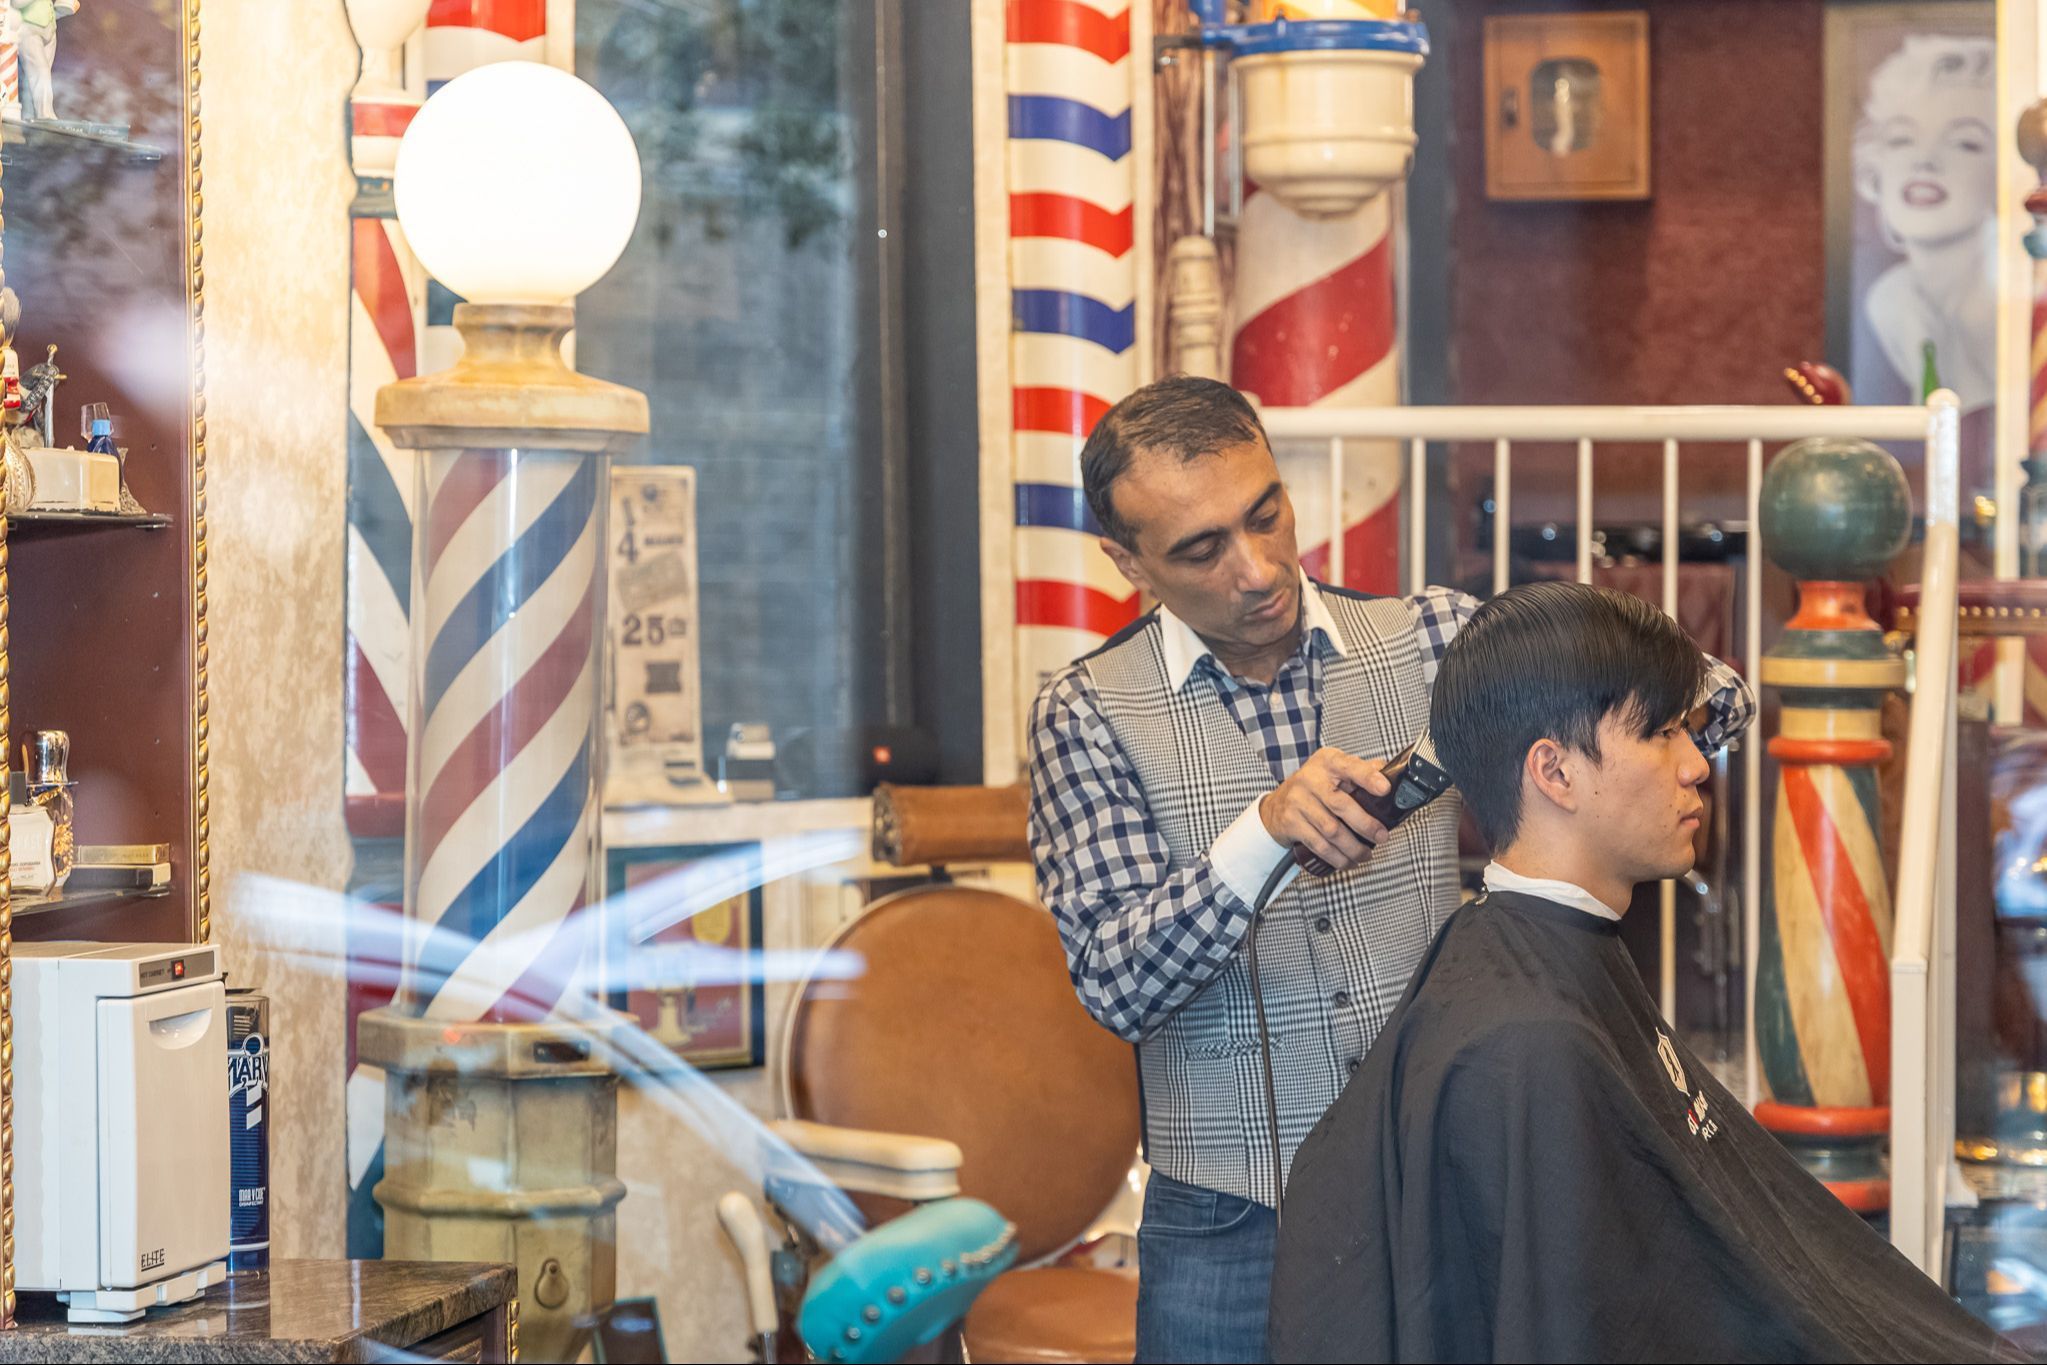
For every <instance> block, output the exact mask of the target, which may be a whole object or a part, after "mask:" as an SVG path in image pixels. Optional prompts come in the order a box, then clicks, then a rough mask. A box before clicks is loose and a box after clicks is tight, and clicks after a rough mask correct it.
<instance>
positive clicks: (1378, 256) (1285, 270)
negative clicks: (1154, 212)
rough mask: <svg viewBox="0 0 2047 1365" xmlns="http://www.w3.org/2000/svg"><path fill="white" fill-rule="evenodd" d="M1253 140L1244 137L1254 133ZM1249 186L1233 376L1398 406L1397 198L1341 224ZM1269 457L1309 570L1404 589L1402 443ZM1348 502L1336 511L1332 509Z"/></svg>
mask: <svg viewBox="0 0 2047 1365" xmlns="http://www.w3.org/2000/svg"><path fill="white" fill-rule="evenodd" d="M1397 9H1398V6H1397V4H1395V3H1393V0H1263V3H1261V4H1260V5H1258V6H1256V7H1255V15H1254V17H1256V18H1258V19H1261V20H1269V19H1278V18H1284V19H1288V20H1327V19H1336V20H1389V19H1393V18H1395V17H1397V13H1396V12H1397ZM1258 132H1259V130H1257V129H1253V128H1248V127H1247V128H1246V129H1244V130H1242V134H1243V135H1244V136H1245V137H1247V138H1249V137H1251V136H1254V135H1257V134H1258ZM1245 188H1246V196H1245V200H1244V206H1243V212H1242V216H1241V217H1240V218H1239V220H1238V224H1237V267H1236V281H1235V289H1234V294H1233V303H1234V308H1233V312H1234V314H1235V317H1236V319H1237V330H1236V337H1235V340H1234V342H1233V344H1232V347H1231V352H1230V382H1231V383H1233V384H1235V385H1236V387H1237V388H1239V389H1241V390H1243V391H1244V392H1245V393H1248V394H1251V395H1253V396H1254V397H1255V398H1256V399H1257V400H1258V401H1259V402H1260V403H1261V404H1263V405H1265V406H1267V407H1332V408H1359V407H1389V406H1392V405H1394V404H1397V403H1399V402H1400V396H1401V395H1400V357H1399V336H1400V329H1399V325H1398V319H1397V317H1396V304H1395V288H1394V279H1395V276H1394V271H1395V268H1396V262H1395V259H1394V233H1393V229H1394V200H1393V197H1392V195H1390V194H1387V193H1381V194H1378V195H1375V196H1374V197H1373V198H1371V199H1370V200H1368V201H1366V202H1365V203H1364V204H1363V205H1362V206H1361V207H1359V208H1357V209H1356V210H1354V211H1352V212H1348V213H1344V214H1341V215H1339V216H1335V217H1310V216H1308V215H1306V214H1303V213H1300V212H1297V211H1296V210H1295V209H1294V208H1292V207H1289V205H1288V204H1286V203H1283V202H1281V198H1280V196H1278V195H1276V194H1274V193H1272V192H1270V191H1267V190H1260V189H1258V188H1257V187H1256V186H1254V185H1250V184H1247V185H1246V187H1245ZM1274 453H1275V455H1277V456H1278V458H1279V461H1280V467H1281V470H1282V472H1283V473H1284V474H1285V476H1286V480H1287V486H1288V488H1289V490H1290V491H1291V492H1292V494H1293V497H1294V505H1295V510H1296V512H1297V513H1298V516H1299V522H1300V525H1301V527H1302V528H1303V530H1302V533H1301V538H1302V541H1303V543H1304V545H1305V546H1306V547H1307V549H1306V550H1305V552H1304V553H1303V554H1302V556H1301V562H1302V565H1303V567H1304V568H1306V569H1307V571H1308V572H1309V573H1310V574H1311V575H1313V576H1315V577H1316V578H1320V579H1323V580H1325V581H1328V582H1333V583H1337V584H1339V585H1341V586H1344V587H1350V588H1356V589H1359V590H1361V591H1364V592H1374V593H1393V592H1397V591H1399V589H1400V563H1401V559H1400V482H1401V471H1402V468H1403V462H1402V459H1401V452H1400V448H1399V446H1398V444H1397V443H1394V442H1387V441H1347V442H1345V443H1344V444H1343V447H1342V455H1341V458H1340V459H1332V458H1331V456H1330V451H1329V450H1328V448H1326V447H1316V448H1312V449H1306V450H1294V449H1282V450H1277V451H1275V452H1274ZM1339 484H1340V485H1341V486H1340V488H1339V487H1337V485H1339ZM1339 497H1340V498H1341V504H1340V508H1339V507H1338V506H1333V505H1332V500H1333V499H1336V498H1339ZM1338 526H1341V527H1342V533H1341V535H1338V534H1336V533H1335V528H1336V527H1338Z"/></svg>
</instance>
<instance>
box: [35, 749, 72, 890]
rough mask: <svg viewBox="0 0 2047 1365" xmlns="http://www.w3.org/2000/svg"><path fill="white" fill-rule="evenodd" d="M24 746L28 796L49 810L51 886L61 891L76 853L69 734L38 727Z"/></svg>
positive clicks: (69, 873) (69, 874)
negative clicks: (72, 821) (25, 748)
mask: <svg viewBox="0 0 2047 1365" xmlns="http://www.w3.org/2000/svg"><path fill="white" fill-rule="evenodd" d="M27 748H28V753H27V755H26V759H27V761H26V762H25V763H24V765H23V767H24V770H25V771H26V772H27V774H28V799H29V800H30V801H33V802H34V803H35V804H36V805H38V806H41V807H42V808H43V809H44V810H45V811H47V812H48V813H49V816H50V826H51V839H50V874H51V886H52V888H53V889H55V890H59V891H61V890H63V889H64V882H65V880H66V879H67V878H69V877H70V876H71V866H72V864H73V863H74V862H76V861H77V857H78V846H77V842H76V839H75V837H74V835H73V833H72V828H71V816H72V809H73V807H72V800H71V787H72V782H71V736H70V735H68V734H66V733H65V732H64V731H62V730H37V731H36V732H35V733H34V735H32V736H31V737H30V741H29V744H28V746H27Z"/></svg>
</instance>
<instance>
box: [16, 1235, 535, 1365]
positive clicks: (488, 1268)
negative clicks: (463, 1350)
mask: <svg viewBox="0 0 2047 1365" xmlns="http://www.w3.org/2000/svg"><path fill="white" fill-rule="evenodd" d="M516 1292H517V1280H516V1276H515V1274H514V1272H513V1269H512V1267H511V1266H509V1265H489V1264H476V1263H468V1262H461V1261H277V1262H274V1263H273V1264H272V1265H271V1267H270V1273H269V1276H268V1279H267V1283H266V1282H265V1281H264V1280H263V1279H261V1278H258V1279H255V1280H250V1279H247V1278H244V1277H238V1278H236V1279H234V1280H230V1281H229V1282H228V1283H227V1284H225V1285H220V1286H217V1287H215V1288H213V1289H211V1290H208V1291H207V1293H206V1294H205V1296H204V1297H202V1298H198V1299H195V1300H193V1301H192V1302H190V1303H182V1304H179V1305H178V1306H176V1307H175V1308H158V1309H155V1310H153V1311H151V1312H150V1313H149V1315H148V1316H146V1317H144V1318H143V1319H142V1320H141V1321H139V1322H132V1323H129V1324H127V1325H126V1326H116V1327H105V1326H88V1325H84V1324H80V1325H73V1324H71V1323H67V1322H66V1321H65V1320H64V1305H62V1304H60V1303H58V1302H57V1301H56V1299H55V1298H54V1297H52V1296H50V1295H48V1294H23V1295H21V1296H20V1299H19V1306H18V1308H17V1310H16V1313H15V1329H14V1330H13V1331H11V1332H0V1362H6V1361H137V1362H145V1363H152V1365H153V1363H154V1362H181V1361H223V1362H230V1363H233V1362H242V1361H369V1360H376V1359H379V1358H382V1357H383V1355H384V1353H383V1352H382V1351H380V1350H379V1347H380V1346H386V1347H388V1346H400V1347H403V1346H411V1345H414V1344H415V1343H418V1342H421V1341H424V1340H426V1339H427V1338H428V1337H431V1336H435V1335H437V1334H438V1333H441V1332H444V1331H446V1330H447V1329H449V1328H450V1327H454V1326H457V1325H459V1324H461V1323H463V1322H466V1321H468V1320H469V1319H470V1318H473V1317H476V1316H477V1315H479V1314H482V1313H488V1312H490V1311H491V1310H492V1309H494V1308H498V1307H500V1306H502V1305H503V1304H505V1303H507V1302H509V1301H510V1300H511V1299H512V1298H513V1296H514V1295H515V1293H516Z"/></svg>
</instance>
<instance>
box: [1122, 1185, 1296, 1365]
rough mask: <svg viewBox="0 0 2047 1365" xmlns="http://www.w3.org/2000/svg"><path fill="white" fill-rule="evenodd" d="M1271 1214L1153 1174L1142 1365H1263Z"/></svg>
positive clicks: (1142, 1251) (1140, 1287) (1145, 1242)
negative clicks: (1154, 1364) (1186, 1364)
mask: <svg viewBox="0 0 2047 1365" xmlns="http://www.w3.org/2000/svg"><path fill="white" fill-rule="evenodd" d="M1278 1226H1279V1224H1278V1220H1277V1219H1276V1218H1275V1217H1274V1216H1273V1212H1272V1210H1271V1209H1268V1208H1266V1207H1265V1206H1264V1205H1262V1204H1254V1203H1252V1202H1251V1201H1250V1200H1248V1199H1239V1198H1237V1197H1236V1196H1235V1195H1231V1194H1221V1193H1218V1192H1217V1191H1215V1190H1206V1189H1202V1188H1201V1187H1199V1186H1197V1185H1188V1184H1185V1183H1183V1182H1181V1181H1178V1180H1172V1179H1168V1178H1167V1177H1165V1176H1163V1175H1160V1174H1159V1173H1158V1172H1157V1171H1153V1172H1152V1174H1151V1179H1150V1181H1149V1182H1147V1183H1146V1185H1145V1189H1144V1221H1143V1222H1142V1223H1140V1224H1138V1228H1137V1358H1138V1360H1139V1361H1174V1360H1184V1361H1218V1362H1244V1361H1263V1360H1265V1359H1266V1355H1265V1316H1266V1311H1267V1309H1268V1308H1269V1307H1270V1306H1271V1302H1272V1243H1273V1235H1274V1233H1275V1232H1276V1231H1277V1230H1278Z"/></svg>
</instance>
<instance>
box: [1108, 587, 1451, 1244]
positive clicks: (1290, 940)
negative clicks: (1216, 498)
mask: <svg viewBox="0 0 2047 1365" xmlns="http://www.w3.org/2000/svg"><path fill="white" fill-rule="evenodd" d="M1322 596H1323V600H1324V601H1325V602H1326V603H1327V604H1328V606H1329V610H1330V614H1331V615H1332V616H1333V617H1334V618H1335V619H1336V623H1337V626H1338V628H1339V629H1341V630H1342V631H1343V634H1344V642H1345V645H1346V647H1347V649H1348V650H1349V653H1348V654H1347V655H1346V656H1344V657H1341V658H1337V657H1331V658H1329V659H1328V660H1327V661H1326V664H1325V667H1324V670H1323V675H1322V688H1321V694H1320V698H1319V700H1320V706H1321V737H1320V742H1321V743H1322V744H1324V745H1327V746H1332V747H1334V748H1338V749H1343V750H1345V751H1346V752H1349V753H1353V754H1356V755H1358V756H1359V757H1361V758H1368V759H1370V758H1391V757H1392V756H1393V755H1395V754H1397V753H1399V752H1400V751H1401V750H1402V749H1404V748H1406V747H1407V745H1408V744H1409V743H1411V742H1412V741H1413V740H1414V738H1415V736H1417V735H1418V734H1420V733H1421V731H1422V728H1423V726H1424V725H1425V724H1426V723H1427V720H1428V713H1429V692H1428V687H1427V685H1426V683H1425V682H1424V680H1423V675H1422V658H1421V648H1420V645H1419V644H1418V643H1417V642H1416V640H1415V627H1414V617H1413V616H1412V615H1411V614H1410V612H1409V610H1408V607H1407V605H1406V604H1405V603H1403V602H1401V601H1399V600H1398V599H1394V598H1366V597H1360V596H1358V595H1355V594H1351V593H1343V592H1338V591H1336V590H1333V589H1330V588H1324V589H1323V590H1322ZM1160 638H1161V632H1160V628H1159V625H1158V618H1157V616H1156V615H1153V616H1152V617H1151V618H1150V620H1149V622H1148V623H1147V624H1146V625H1144V626H1143V627H1141V628H1139V629H1137V630H1135V631H1132V632H1131V633H1130V634H1129V635H1128V636H1127V637H1125V638H1123V639H1121V640H1116V641H1112V642H1110V643H1109V644H1108V645H1107V646H1105V647H1104V648H1103V649H1102V650H1101V651H1099V652H1098V653H1096V654H1093V655H1091V656H1089V657H1088V658H1086V659H1084V660H1083V661H1082V666H1083V667H1085V668H1086V669H1087V670H1088V674H1089V676H1090V677H1091V678H1092V679H1093V681H1094V685H1095V689H1096V694H1097V696H1098V698H1099V700H1100V703H1101V708H1102V713H1103V715H1104V717H1105V718H1106V719H1107V721H1108V725H1109V728H1110V730H1111V731H1113V732H1114V734H1115V736H1116V741H1117V743H1118V745H1119V746H1120V747H1121V748H1122V751H1123V753H1124V755H1125V756H1126V757H1127V758H1128V759H1129V760H1130V763H1131V766H1132V767H1134V768H1135V769H1136V770H1137V778H1138V782H1139V784H1140V785H1141V786H1142V787H1143V789H1144V797H1145V803H1146V805H1147V806H1148V807H1149V809H1150V812H1151V819H1152V823H1153V825H1154V826H1155V827H1156V828H1157V830H1158V832H1159V834H1160V836H1161V837H1162V838H1163V839H1164V840H1165V842H1166V846H1167V848H1168V849H1169V850H1170V851H1171V854H1172V860H1173V866H1174V868H1176V869H1178V868H1182V867H1187V866H1191V865H1192V864H1194V863H1196V862H1198V861H1200V859H1201V858H1202V857H1203V856H1204V855H1205V854H1206V853H1207V851H1208V847H1209V845H1211V844H1212V843H1214V842H1215V840H1216V837H1217V836H1218V835H1220V834H1221V833H1222V832H1223V830H1224V829H1225V828H1227V827H1228V826H1229V824H1230V822H1231V821H1232V820H1235V819H1236V818H1237V816H1238V815H1239V814H1241V813H1242V812H1243V809H1244V807H1246V806H1248V805H1249V804H1251V802H1252V801H1254V800H1255V799H1257V798H1258V797H1259V796H1260V795H1261V794H1262V793H1264V792H1266V791H1269V790H1270V789H1271V787H1272V775H1271V769H1270V768H1269V767H1268V766H1267V764H1266V759H1265V755H1264V752H1263V750H1262V748H1261V747H1260V745H1259V743H1258V741H1257V740H1255V739H1254V738H1251V737H1249V736H1246V735H1245V734H1244V733H1243V731H1241V730H1239V729H1238V728H1237V723H1236V720H1235V719H1234V718H1233V717H1232V716H1231V715H1230V712H1229V707H1228V705H1227V703H1225V702H1224V701H1223V700H1222V699H1221V698H1220V697H1219V696H1217V695H1216V686H1215V681H1214V679H1213V678H1212V677H1211V676H1210V675H1209V674H1208V672H1207V671H1206V670H1196V671H1195V672H1194V673H1193V674H1191V675H1189V677H1188V679H1187V681H1186V683H1185V685H1184V686H1182V687H1181V689H1180V690H1179V692H1177V693H1171V692H1168V691H1167V687H1166V666H1165V655H1164V652H1163V650H1162V648H1161V645H1160ZM1458 812H1459V803H1458V800H1457V796H1456V793H1455V792H1454V791H1453V792H1451V793H1449V794H1447V795H1445V796H1444V797H1443V798H1442V799H1440V800H1438V801H1437V802H1435V803H1434V804H1433V805H1431V806H1429V807H1428V808H1427V809H1425V810H1423V811H1422V812H1421V813H1420V814H1418V815H1414V816H1410V817H1409V818H1408V819H1407V820H1406V821H1404V822H1403V823H1402V824H1401V826H1400V827H1399V828H1398V829H1396V830H1395V831H1394V832H1393V836H1392V838H1390V839H1389V840H1388V841H1387V842H1386V844H1385V846H1384V847H1382V848H1380V849H1379V850H1378V852H1377V854H1376V855H1375V856H1374V857H1373V858H1372V860H1371V861H1370V862H1369V863H1367V864H1366V865H1365V866H1364V867H1362V868H1359V869H1357V870H1356V871H1353V872H1347V873H1344V874H1342V875H1340V876H1336V877H1330V878H1328V879H1326V880H1316V879H1314V878H1310V877H1296V878H1295V879H1294V882H1293V884H1292V885H1291V886H1289V887H1288V888H1287V889H1286V890H1285V891H1283V892H1281V893H1280V894H1279V895H1278V896H1276V897H1274V898H1273V902H1272V904H1271V905H1270V906H1269V907H1268V908H1267V910H1266V913H1265V922H1264V923H1263V925H1261V926H1260V928H1259V930H1258V976H1259V984H1260V985H1261V986H1262V987H1263V988H1264V993H1265V1014H1266V1019H1267V1022H1268V1023H1269V1024H1270V1027H1271V1035H1272V1074H1273V1085H1274V1089H1275V1090H1276V1091H1277V1092H1278V1108H1279V1136H1280V1152H1281V1157H1282V1160H1283V1161H1284V1162H1285V1163H1286V1164H1288V1165H1291V1163H1292V1161H1293V1155H1294V1149H1295V1148H1297V1147H1298V1146H1300V1143H1301V1140H1302V1139H1303V1138H1305V1137H1306V1136H1307V1135H1308V1130H1309V1129H1310V1128H1312V1127H1313V1126H1314V1125H1315V1121H1316V1120H1317V1119H1319V1118H1321V1117H1322V1113H1323V1111H1324V1110H1326V1109H1327V1108H1328V1107H1329V1106H1330V1104H1331V1103H1333V1102H1334V1101H1335V1099H1336V1096H1337V1093H1338V1092H1339V1091H1341V1090H1342V1089H1343V1084H1344V1082H1345V1081H1346V1080H1348V1079H1349V1077H1350V1073H1351V1071H1352V1070H1353V1069H1355V1067H1356V1065H1357V1063H1358V1061H1359V1060H1361V1059H1362V1058H1363V1057H1364V1055H1365V1052H1366V1050H1367V1049H1369V1048H1370V1047H1371V1045H1372V1040H1373V1039H1374V1038H1376V1037H1378V1035H1379V1028H1380V1026H1381V1025H1382V1024H1384V1023H1385V1022H1386V1016H1387V1015H1388V1014H1390V1013H1392V1011H1393V1007H1394V1005H1395V1004H1397V1003H1398V1002H1399V1000H1400V996H1401V993H1402V992H1403V991H1405V990H1406V989H1407V981H1408V977H1409V976H1410V975H1412V974H1413V972H1414V969H1415V967H1416V966H1417V965H1418V964H1419V963H1420V961H1421V958H1422V954H1423V953H1424V952H1426V951H1427V950H1428V946H1429V943H1430V942H1431V941H1432V940H1433V939H1434V938H1435V935H1436V930H1437V929H1438V928H1440V927H1441V925H1442V923H1443V921H1444V920H1445V919H1446V918H1448V917H1449V914H1450V912H1451V911H1452V910H1454V909H1456V908H1457V874H1456V868H1457V820H1458ZM1137 1055H1138V1068H1139V1072H1140V1076H1141V1081H1142V1087H1143V1098H1144V1111H1145V1124H1144V1129H1145V1154H1146V1157H1147V1159H1148V1160H1149V1161H1150V1162H1151V1164H1152V1166H1153V1168H1154V1169H1156V1170H1159V1171H1162V1172H1164V1173H1165V1174H1166V1175H1168V1176H1171V1177H1172V1178H1173V1179H1175V1180H1184V1181H1186V1182H1187V1183H1189V1184H1192V1185H1200V1186H1203V1187H1205V1188H1207V1189H1212V1190H1221V1191H1223V1192H1224V1193H1226V1194H1233V1195H1237V1196H1238V1197H1240V1198H1246V1199H1254V1200H1256V1201H1257V1202H1259V1203H1261V1204H1265V1205H1269V1206H1270V1205H1276V1204H1277V1202H1278V1199H1277V1196H1278V1191H1276V1190H1274V1189H1273V1188H1272V1143H1271V1140H1270V1137H1269V1129H1268V1125H1267V1122H1266V1111H1265V1075H1264V1070H1263V1067H1262V1063H1261V1061H1260V1058H1259V1048H1258V1018H1257V1014H1256V1013H1255V1011H1254V1008H1253V1004H1252V999H1251V985H1250V973H1249V970H1248V968H1247V966H1246V963H1245V960H1244V954H1243V952H1242V951H1241V950H1240V951H1239V952H1238V953H1237V954H1236V956H1234V957H1233V958H1232V959H1231V960H1230V964H1229V966H1228V967H1227V968H1225V969H1224V971H1223V972H1222V973H1221V974H1220V975H1218V976H1217V977H1215V978H1214V979H1213V980H1211V981H1210V982H1209V983H1208V984H1207V985H1206V986H1204V987H1202V989H1201V990H1200V991H1199V992H1197V993H1196V994H1195V995H1194V997H1193V998H1192V999H1190V1000H1189V1001H1188V1002H1187V1003H1186V1004H1185V1005H1183V1006H1181V1008H1180V1009H1179V1010H1178V1011H1176V1012H1175V1013H1174V1015H1173V1016H1172V1017H1171V1018H1170V1019H1168V1020H1167V1021H1166V1023H1165V1025H1164V1027H1162V1028H1160V1029H1159V1031H1158V1032H1156V1033H1154V1034H1152V1035H1151V1036H1150V1037H1149V1038H1146V1039H1145V1040H1144V1041H1143V1042H1142V1043H1140V1044H1139V1045H1138V1050H1137Z"/></svg>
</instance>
